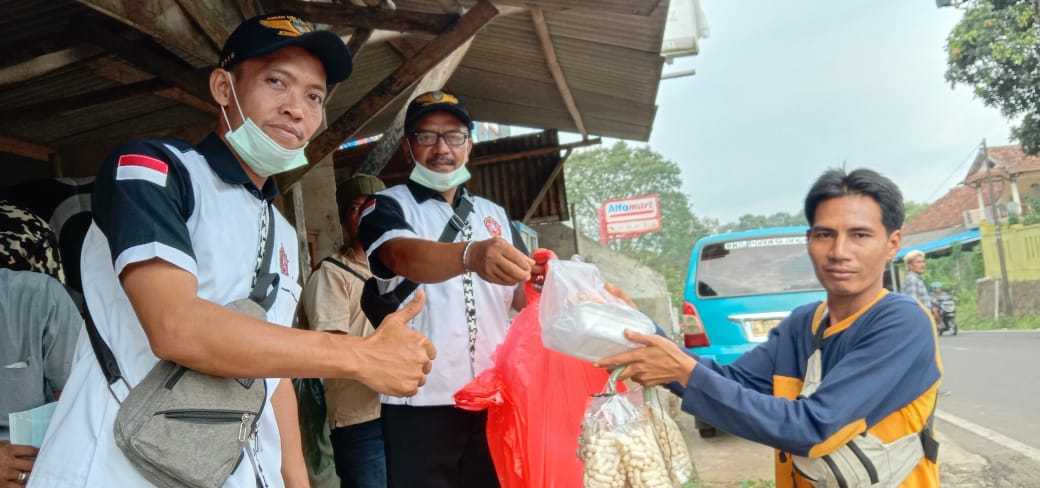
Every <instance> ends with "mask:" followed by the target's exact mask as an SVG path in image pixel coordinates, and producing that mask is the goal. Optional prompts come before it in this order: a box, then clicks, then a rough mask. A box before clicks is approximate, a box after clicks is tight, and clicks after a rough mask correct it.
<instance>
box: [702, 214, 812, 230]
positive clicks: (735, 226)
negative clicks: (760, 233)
mask: <svg viewBox="0 0 1040 488" xmlns="http://www.w3.org/2000/svg"><path fill="white" fill-rule="evenodd" d="M799 225H807V223H806V221H805V215H804V214H802V212H798V213H796V214H790V213H787V212H777V213H775V214H773V215H752V214H744V215H741V216H740V218H739V219H737V221H736V222H730V223H728V224H722V225H719V226H718V227H717V229H716V232H735V231H739V230H750V229H761V228H763V227H792V226H799Z"/></svg>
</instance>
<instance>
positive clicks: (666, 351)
mask: <svg viewBox="0 0 1040 488" xmlns="http://www.w3.org/2000/svg"><path fill="white" fill-rule="evenodd" d="M625 338H627V339H628V340H630V341H632V342H635V343H636V344H640V345H642V346H643V347H640V348H638V349H634V350H631V351H628V352H623V353H621V354H615V355H613V356H610V357H607V358H603V359H600V360H599V361H596V364H595V366H596V367H599V368H608V369H613V368H616V367H619V366H625V371H623V372H622V373H621V378H620V379H622V380H626V379H629V378H632V380H633V381H635V382H636V383H639V384H641V385H643V386H655V385H662V384H666V383H672V382H678V383H679V384H681V385H683V386H684V387H685V386H686V384H687V382H688V381H689V380H690V375H691V374H693V370H694V368H696V367H697V360H695V359H693V358H692V357H690V355H688V354H686V353H685V352H683V351H682V350H681V349H679V346H678V345H676V344H675V343H674V342H672V341H670V340H668V339H665V338H664V337H661V336H658V335H646V334H640V333H639V332H636V331H633V330H626V331H625Z"/></svg>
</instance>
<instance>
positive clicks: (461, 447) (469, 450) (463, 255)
mask: <svg viewBox="0 0 1040 488" xmlns="http://www.w3.org/2000/svg"><path fill="white" fill-rule="evenodd" d="M472 128H473V121H472V119H471V118H470V116H469V112H467V111H466V109H465V108H464V107H463V106H462V105H461V104H459V101H458V99H457V98H455V97H454V96H452V95H450V94H447V93H444V92H439V91H438V92H430V93H425V94H422V95H419V96H418V97H416V98H415V99H414V100H412V102H411V103H410V104H409V105H408V111H407V113H406V117H405V137H404V138H403V139H402V141H401V148H402V150H403V151H404V153H405V154H406V155H408V157H410V158H411V159H412V163H413V164H414V166H415V167H414V169H413V170H412V173H411V176H410V177H409V181H408V182H407V183H405V184H402V185H397V186H394V187H392V188H389V189H387V190H384V191H382V192H379V193H377V194H376V195H375V196H374V197H373V198H372V199H370V200H369V201H368V202H367V203H366V204H365V206H364V207H363V209H362V211H361V225H360V229H359V231H358V237H359V239H360V240H361V243H362V245H363V246H364V249H365V253H366V254H367V255H368V259H369V263H370V265H371V270H372V274H373V276H374V277H375V279H376V282H377V283H378V285H379V289H380V292H381V293H388V292H392V291H393V290H394V289H395V288H396V287H398V286H401V284H402V283H403V282H404V281H405V280H409V281H411V282H414V283H418V284H420V287H421V288H422V289H424V290H425V292H426V303H425V305H424V307H423V309H422V311H421V312H420V313H419V315H417V316H416V317H415V319H414V320H413V321H412V327H413V328H414V329H416V330H418V331H419V332H421V333H423V334H424V335H425V336H426V337H428V338H429V339H430V340H431V341H433V343H434V345H435V346H436V348H437V358H436V359H435V360H434V363H433V368H432V371H431V372H430V375H429V376H428V377H427V381H426V385H425V386H423V387H421V388H420V389H419V393H418V394H417V395H415V396H414V397H410V398H405V397H395V396H388V395H383V396H382V397H381V401H382V403H383V410H382V417H383V432H384V442H385V445H386V459H387V473H388V478H389V483H390V486H391V487H457V486H479V487H488V486H498V481H497V478H496V476H495V469H494V466H493V465H492V462H491V458H490V455H489V454H488V448H487V438H486V436H485V433H484V432H485V423H486V419H487V417H486V415H485V414H484V413H474V412H467V411H463V410H459V409H456V408H455V407H454V406H453V405H454V400H453V398H452V396H453V395H454V393H455V391H457V390H458V389H459V388H461V387H462V386H463V385H465V384H466V383H468V382H469V381H470V380H472V379H473V378H475V377H476V375H478V374H480V372H481V371H483V370H485V369H487V368H488V367H489V366H491V354H492V353H493V352H494V351H495V348H496V347H497V346H498V345H499V344H500V343H501V342H502V341H503V340H504V339H505V336H506V330H507V328H508V325H509V308H510V306H512V307H513V308H516V309H519V308H520V307H522V306H523V304H524V303H525V302H526V300H525V298H524V295H523V291H522V287H520V286H518V285H519V284H520V283H522V282H524V281H527V280H528V279H530V278H531V275H532V273H533V270H534V264H535V263H534V261H533V260H531V259H530V258H529V257H527V249H526V248H525V247H524V245H523V243H522V242H521V241H520V238H519V234H518V232H517V231H516V229H514V228H513V227H512V225H510V221H509V217H508V215H507V214H506V212H505V210H504V209H502V207H500V206H498V205H496V204H494V203H492V202H490V201H488V200H485V199H483V198H480V197H477V196H474V195H472V194H470V193H469V192H468V191H467V190H466V188H465V187H464V186H463V183H465V182H466V181H467V180H469V177H470V174H469V171H468V170H467V169H466V163H467V162H468V161H469V155H470V151H471V150H472V149H473V142H472V140H471V139H470V131H471V130H472ZM453 219H454V221H455V222H456V223H457V224H458V228H457V231H458V232H457V234H456V235H455V237H454V239H451V240H449V241H448V242H441V241H443V240H444V239H442V236H443V235H445V231H446V227H448V226H450V224H451V221H452V220H453ZM448 235H450V233H448Z"/></svg>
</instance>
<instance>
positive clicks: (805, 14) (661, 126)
mask: <svg viewBox="0 0 1040 488" xmlns="http://www.w3.org/2000/svg"><path fill="white" fill-rule="evenodd" d="M703 4H704V11H705V14H706V17H707V19H708V23H709V26H710V28H711V37H710V38H708V39H704V40H702V41H701V54H700V55H698V56H695V57H692V58H687V59H683V60H679V61H676V62H675V63H674V64H673V65H671V66H666V67H665V72H666V73H667V72H669V71H675V70H680V69H689V68H693V69H696V70H697V74H696V75H695V76H693V77H688V78H680V79H675V80H666V81H662V82H661V88H660V91H659V93H658V99H657V104H658V112H657V119H656V121H655V122H654V129H653V134H652V136H651V138H650V147H651V148H653V149H654V150H656V151H659V152H661V153H663V154H664V156H665V157H667V158H668V159H671V160H673V161H676V162H677V163H679V165H680V166H681V167H682V171H683V179H684V182H685V188H684V189H685V190H686V192H687V193H688V194H690V196H691V197H692V201H693V206H694V212H695V213H697V214H698V215H704V216H708V217H713V218H717V219H720V220H722V221H730V220H735V219H736V218H737V217H738V216H740V215H741V214H744V213H773V212H776V211H780V210H783V211H797V210H798V209H799V208H800V206H801V199H802V198H803V197H804V194H805V192H806V190H807V189H808V187H809V185H810V184H811V182H812V180H813V178H815V177H816V176H818V175H819V174H820V173H821V172H822V171H823V170H824V169H825V168H827V167H832V166H840V165H841V164H842V162H843V161H847V162H848V163H847V165H848V167H849V168H855V167H860V166H867V167H870V168H873V169H875V170H878V171H880V172H881V173H883V174H885V175H887V176H889V177H890V178H892V179H893V180H894V181H895V182H896V183H897V184H899V186H900V187H901V188H902V189H903V193H904V195H905V196H906V197H907V198H908V199H911V200H916V201H932V200H935V199H936V198H938V197H939V196H941V195H942V194H943V192H945V191H946V190H947V189H949V188H950V187H951V186H952V185H954V184H955V183H956V182H957V181H959V180H960V179H961V178H962V177H963V171H966V169H967V166H966V165H965V164H964V163H965V162H966V161H967V159H968V158H969V156H972V155H973V151H974V148H975V147H976V146H977V144H978V143H979V141H980V140H981V139H982V138H984V137H985V138H986V139H987V141H988V143H989V144H990V145H1001V144H1007V143H1008V140H1009V139H1008V137H1009V128H1010V125H1011V124H1010V123H1008V122H1007V121H1006V120H1004V119H1003V117H1002V116H1001V115H1000V113H999V112H998V111H997V110H995V109H992V108H988V107H985V106H984V105H983V104H982V102H981V101H979V100H977V99H975V98H974V96H973V95H972V93H971V90H970V89H969V88H968V87H960V86H959V87H957V89H951V88H950V86H949V84H948V83H947V82H946V81H945V79H944V77H943V74H944V73H945V69H946V53H945V50H944V46H945V42H946V36H947V34H948V33H949V32H950V29H951V28H952V27H953V25H954V24H955V23H956V22H957V20H958V19H959V18H960V16H961V12H960V11H959V10H956V9H951V8H945V9H937V8H936V7H935V2H934V0H841V1H835V0H815V1H809V0H789V1H783V2H779V1H776V0H703ZM957 168H960V169H959V170H958V169H957ZM954 170H957V173H956V175H954V176H952V177H950V176H951V174H952V173H953V172H954ZM948 177H949V178H948ZM944 180H945V181H944Z"/></svg>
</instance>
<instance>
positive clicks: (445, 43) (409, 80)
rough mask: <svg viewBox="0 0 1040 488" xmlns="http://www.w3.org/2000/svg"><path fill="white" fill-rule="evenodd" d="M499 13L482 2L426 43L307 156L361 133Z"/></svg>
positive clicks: (282, 181)
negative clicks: (367, 124) (362, 129)
mask: <svg viewBox="0 0 1040 488" xmlns="http://www.w3.org/2000/svg"><path fill="white" fill-rule="evenodd" d="M496 15H498V9H496V8H495V6H494V5H492V4H491V2H488V1H487V0H481V1H480V2H478V3H477V4H476V5H475V6H474V7H473V8H472V9H470V10H469V12H466V15H464V16H462V18H460V19H459V21H458V22H456V23H455V25H454V26H453V27H452V28H451V29H450V30H449V31H448V32H445V33H444V34H441V35H440V36H438V37H436V38H435V39H433V40H432V41H430V42H429V43H428V44H427V45H425V46H423V48H422V50H421V51H419V53H418V54H417V55H416V56H415V57H413V58H411V59H409V60H407V61H405V62H404V63H402V64H401V66H399V67H398V68H397V69H396V70H394V72H393V73H390V75H389V76H387V77H386V78H384V79H383V81H381V82H379V84H377V85H376V86H375V87H373V88H372V89H371V90H369V92H368V93H367V94H365V96H363V97H362V98H361V100H359V101H358V102H357V103H355V104H354V105H353V106H352V107H350V108H349V109H347V111H346V112H344V113H343V115H341V116H340V117H339V118H338V119H337V120H336V121H335V122H333V123H332V124H331V125H330V126H329V127H328V128H327V129H325V131H323V132H322V133H321V134H319V135H318V136H317V137H315V138H314V139H313V140H311V142H310V144H308V145H307V159H308V160H309V161H321V160H322V159H324V158H325V156H328V155H329V154H331V153H332V152H333V151H335V150H336V149H337V148H338V147H339V146H340V144H342V143H343V141H345V140H347V139H349V138H350V137H353V136H354V135H355V134H357V132H358V131H359V130H361V128H362V127H364V125H365V124H366V123H368V122H369V121H370V120H372V119H373V118H375V117H376V116H378V115H379V114H380V113H382V112H383V111H384V110H386V108H387V107H388V106H389V105H390V104H391V103H392V102H393V101H394V100H396V99H398V98H399V97H400V96H401V94H403V93H405V92H406V91H407V90H408V89H409V88H410V87H412V86H413V85H415V84H416V82H418V81H420V80H422V79H423V78H424V77H425V76H426V75H427V74H428V73H429V72H430V71H431V70H433V69H434V68H436V67H437V66H438V65H440V64H441V63H442V62H443V61H444V60H445V58H448V57H449V56H451V55H453V54H455V53H456V51H457V50H458V49H459V48H460V47H463V46H464V45H466V44H467V43H468V42H469V41H470V40H471V39H472V38H473V36H475V35H476V34H477V32H478V31H480V29H482V28H483V27H484V26H485V25H487V23H488V22H490V21H491V20H492V19H494V18H495V16H496ZM310 167H312V165H308V166H306V167H304V168H301V169H299V170H296V171H294V172H291V173H287V174H286V175H284V176H283V177H282V178H279V185H280V186H281V187H282V188H288V186H289V185H291V184H292V183H295V182H296V181H297V180H299V179H300V178H302V177H303V175H305V174H306V173H307V170H308V168H310Z"/></svg>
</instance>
